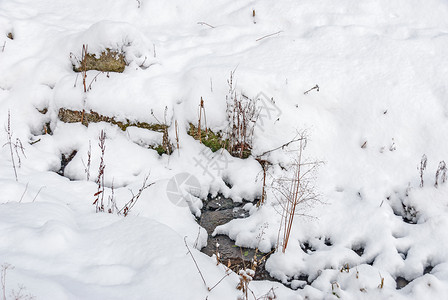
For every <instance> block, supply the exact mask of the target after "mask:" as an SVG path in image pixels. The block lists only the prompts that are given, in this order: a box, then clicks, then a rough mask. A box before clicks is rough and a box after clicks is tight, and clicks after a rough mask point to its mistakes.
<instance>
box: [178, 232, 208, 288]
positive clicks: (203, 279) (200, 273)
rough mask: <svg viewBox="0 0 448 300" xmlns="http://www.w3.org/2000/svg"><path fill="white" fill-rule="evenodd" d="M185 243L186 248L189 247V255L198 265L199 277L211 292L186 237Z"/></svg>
mask: <svg viewBox="0 0 448 300" xmlns="http://www.w3.org/2000/svg"><path fill="white" fill-rule="evenodd" d="M184 243H185V247H187V249H188V253H189V254H190V256H191V258H192V259H193V262H194V264H195V265H196V269H198V272H199V275H201V278H202V281H203V282H204V285H205V287H206V288H207V290H208V291H210V289H209V288H208V286H207V282H205V278H204V276H203V275H202V272H201V270H200V269H199V266H198V263H197V262H196V259H195V258H194V256H193V253H191V250H190V247H188V244H187V237H186V236H185V237H184Z"/></svg>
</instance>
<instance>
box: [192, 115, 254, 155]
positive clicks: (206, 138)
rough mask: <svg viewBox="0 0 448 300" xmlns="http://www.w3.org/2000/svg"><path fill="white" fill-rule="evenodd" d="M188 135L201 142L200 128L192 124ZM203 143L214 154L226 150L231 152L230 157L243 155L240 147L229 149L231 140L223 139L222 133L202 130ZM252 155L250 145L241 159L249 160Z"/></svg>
mask: <svg viewBox="0 0 448 300" xmlns="http://www.w3.org/2000/svg"><path fill="white" fill-rule="evenodd" d="M188 134H189V135H190V136H192V137H193V138H194V139H196V140H199V136H198V128H197V127H196V126H194V125H193V124H191V123H190V130H189V131H188ZM201 142H202V144H204V146H206V147H208V148H210V150H212V151H213V152H216V151H218V150H219V149H221V148H224V149H226V150H227V151H229V153H230V155H232V156H235V157H240V155H241V150H240V148H239V147H233V149H229V140H228V139H225V138H224V137H223V135H222V132H221V131H218V132H217V133H215V132H213V131H211V130H210V129H207V132H206V131H205V130H201ZM250 155H251V151H250V148H249V147H248V145H246V147H245V150H244V151H243V154H242V156H241V158H248V157H249V156H250Z"/></svg>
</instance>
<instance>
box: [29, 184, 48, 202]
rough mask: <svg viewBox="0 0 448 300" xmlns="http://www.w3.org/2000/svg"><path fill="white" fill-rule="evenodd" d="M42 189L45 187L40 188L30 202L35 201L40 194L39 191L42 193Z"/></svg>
mask: <svg viewBox="0 0 448 300" xmlns="http://www.w3.org/2000/svg"><path fill="white" fill-rule="evenodd" d="M44 187H45V186H42V187H41V188H40V189H39V190H38V191H37V194H36V196H34V198H33V201H31V202H34V201H35V200H36V198H37V196H39V194H40V191H42V189H43V188H44Z"/></svg>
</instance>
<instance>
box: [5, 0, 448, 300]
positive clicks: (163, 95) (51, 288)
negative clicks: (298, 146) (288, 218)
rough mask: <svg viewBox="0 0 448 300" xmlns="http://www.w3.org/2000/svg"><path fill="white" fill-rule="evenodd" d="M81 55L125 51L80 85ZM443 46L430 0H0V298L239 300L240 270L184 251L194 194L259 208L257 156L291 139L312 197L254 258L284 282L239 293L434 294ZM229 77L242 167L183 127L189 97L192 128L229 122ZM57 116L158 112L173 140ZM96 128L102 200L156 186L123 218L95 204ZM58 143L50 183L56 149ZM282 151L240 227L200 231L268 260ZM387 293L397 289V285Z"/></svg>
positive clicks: (445, 17) (443, 204)
mask: <svg viewBox="0 0 448 300" xmlns="http://www.w3.org/2000/svg"><path fill="white" fill-rule="evenodd" d="M8 35H9V37H8ZM11 38H12V39H11ZM83 44H87V45H88V50H89V52H91V53H98V54H99V53H100V52H101V51H104V50H105V49H106V48H110V49H118V50H120V51H123V52H124V55H125V59H126V62H127V63H128V65H127V66H126V69H125V71H124V72H123V73H109V74H106V73H102V74H98V72H97V71H88V72H87V81H88V83H90V82H91V83H92V84H91V87H92V88H91V89H90V90H89V91H87V93H84V91H83V86H82V78H81V75H80V74H79V73H75V72H74V71H73V68H72V62H73V59H74V57H78V58H79V57H81V55H82V53H81V52H82V46H83ZM447 49H448V2H447V1H443V0H428V1H417V0H396V1H390V0H389V1H386V0H364V1H349V0H340V1H329V0H327V1H313V0H303V1H287V0H280V1H268V0H259V1H255V0H253V1H224V0H217V1H213V2H210V1H201V0H192V1H174V0H173V1H163V0H116V1H106V0H96V1H86V0H76V1H74V0H66V1H49V0H33V1H25V0H3V1H0V124H1V125H2V126H3V127H4V128H5V130H1V131H0V140H1V143H0V144H2V145H3V144H5V146H4V147H3V148H2V149H1V150H0V166H1V167H0V187H1V194H0V265H3V267H2V270H3V271H2V278H3V279H4V282H5V286H4V287H1V288H2V292H3V295H5V296H6V299H15V298H19V297H17V294H18V293H20V295H21V296H22V298H21V299H28V298H30V297H35V299H209V300H214V299H237V298H238V297H240V296H241V295H242V292H241V291H240V290H237V289H236V286H237V284H238V282H239V278H238V275H237V274H235V273H231V274H230V275H229V276H227V277H225V276H226V274H227V273H226V268H225V266H223V265H216V259H214V258H210V257H208V256H206V255H205V254H203V253H201V252H200V251H199V250H200V248H201V247H202V246H204V245H205V244H206V242H207V234H206V232H205V230H204V229H201V228H199V227H198V224H197V222H196V220H195V218H197V217H199V216H200V214H201V211H200V209H201V207H202V201H201V199H202V200H204V199H206V197H207V195H208V194H211V195H217V194H218V193H220V194H223V195H225V196H227V197H231V198H232V199H233V200H234V201H237V202H240V201H242V200H245V201H255V200H256V199H257V198H259V197H260V195H261V193H262V192H261V188H262V180H261V175H260V174H262V168H261V166H260V164H259V163H258V162H257V161H256V160H255V156H256V155H260V154H261V153H263V152H265V151H268V150H270V149H273V148H276V147H278V146H280V145H282V144H284V143H286V142H288V141H289V140H291V139H292V138H293V137H294V136H295V134H296V133H297V131H303V130H306V132H307V135H308V137H309V140H308V143H307V145H306V148H305V150H304V155H305V158H306V159H307V160H309V161H323V162H324V164H322V165H320V167H319V169H318V172H317V173H316V174H314V177H315V181H314V186H315V192H316V193H319V194H320V198H319V199H320V201H315V202H314V203H312V204H313V205H311V206H299V209H298V213H299V214H301V215H297V216H296V217H295V218H294V224H293V228H292V232H291V236H290V239H289V244H288V247H287V249H286V252H285V253H282V251H278V252H275V253H273V254H272V255H271V256H270V257H269V259H268V261H267V262H266V269H267V271H268V272H269V273H270V275H271V276H272V277H274V278H276V279H277V280H278V281H281V282H283V283H284V284H282V283H280V282H274V281H254V282H251V283H250V285H249V287H250V288H251V290H252V291H253V294H252V293H249V299H253V298H255V297H257V298H260V297H261V298H260V299H264V298H262V297H263V295H265V294H266V295H267V293H268V292H269V291H270V290H271V288H272V289H273V291H274V293H275V295H276V298H277V299H337V298H341V299H444V297H446V295H447V294H448V230H447V229H448V185H447V184H444V183H442V182H440V183H439V185H438V187H435V186H434V184H435V178H436V175H435V174H436V170H437V168H438V165H439V162H440V161H443V160H446V159H448V142H446V140H445V135H446V133H447V132H448V101H447V99H448V56H447ZM233 71H234V76H233V80H234V85H235V86H236V90H237V92H238V93H239V94H244V95H246V96H248V97H250V98H259V99H260V101H259V103H258V104H259V105H260V106H259V108H260V110H261V114H260V117H259V120H258V122H257V126H256V128H255V132H254V145H253V151H252V154H253V155H252V156H251V157H249V158H247V159H239V158H235V157H232V156H230V155H229V153H227V152H226V151H219V152H216V153H215V154H212V153H211V151H210V150H209V149H208V148H206V147H205V146H204V145H202V144H200V143H199V142H198V141H197V140H194V139H193V138H192V137H191V136H189V135H187V131H188V128H189V123H193V124H197V120H198V105H199V103H200V99H201V97H202V98H203V99H204V103H205V110H206V117H207V127H209V128H211V129H212V130H214V131H217V130H225V128H226V124H227V123H226V116H227V113H226V96H227V95H228V90H229V86H228V82H227V80H228V79H229V77H230V73H231V72H233ZM95 76H97V77H96V80H94V81H92V80H93V78H94V77H95ZM316 84H317V85H318V86H319V89H312V90H310V89H311V88H313V87H314V86H315V85H316ZM308 90H310V91H309V92H308V93H306V94H305V92H306V91H308ZM60 108H65V109H71V110H82V109H85V110H86V111H90V110H93V111H95V112H97V113H100V114H102V115H104V116H109V117H114V118H115V119H116V120H119V121H125V120H129V121H131V122H146V123H157V122H158V121H157V122H156V119H157V120H159V121H160V122H161V123H166V124H167V125H169V126H170V127H169V133H170V138H171V142H172V143H173V144H174V145H175V144H176V140H175V135H176V134H175V132H176V128H175V122H177V124H178V135H179V145H180V148H179V149H175V150H174V153H172V154H171V155H165V154H164V155H162V156H159V155H158V153H157V152H156V151H155V150H152V149H149V148H148V146H149V145H152V144H154V143H155V142H156V143H161V141H162V134H161V133H158V132H153V131H148V130H145V129H142V128H136V127H129V128H127V130H126V131H122V130H121V129H120V128H119V127H118V126H117V125H113V124H109V123H105V122H99V123H91V124H89V126H88V127H85V126H83V125H81V124H80V123H79V122H78V123H63V122H61V121H60V120H59V118H58V112H59V109H60ZM44 109H45V110H44ZM40 111H44V112H45V111H46V113H45V114H43V113H41V112H40ZM151 111H152V112H153V114H152V113H151ZM165 111H166V116H164V112H165ZM8 112H9V115H10V124H9V125H10V133H11V135H12V136H11V138H12V139H11V145H12V146H13V145H18V146H20V145H19V144H18V140H20V141H21V143H22V144H23V147H24V154H23V153H22V152H21V150H20V149H19V148H20V147H19V148H17V152H16V150H15V149H14V147H13V149H12V152H11V148H10V144H8V133H7V132H8V130H7V127H8ZM47 123H49V128H48V126H47V125H46V124H47ZM45 127H47V128H48V129H51V134H45V130H44V128H45ZM101 130H104V132H105V133H106V140H105V145H106V151H105V157H104V162H105V166H106V167H105V172H104V176H105V178H104V179H105V181H104V182H105V186H106V188H105V192H104V199H105V202H106V204H107V199H108V198H109V197H110V196H112V189H111V188H112V186H113V187H114V189H113V193H114V197H115V199H116V201H117V207H118V208H121V207H123V206H124V205H125V204H126V203H127V202H128V201H129V200H130V199H131V198H132V195H133V194H134V195H136V194H137V193H138V190H139V188H141V186H142V182H143V180H144V178H145V177H146V176H147V175H148V174H149V179H148V181H149V182H151V183H154V184H152V185H151V186H150V187H148V188H147V189H145V190H144V191H143V192H142V194H141V197H140V198H139V199H138V201H137V202H136V204H135V206H134V207H133V208H132V210H131V211H130V212H129V214H128V216H126V217H124V216H123V215H117V214H108V213H96V212H95V206H94V205H92V203H93V201H94V200H95V197H96V196H94V194H95V193H96V192H97V184H96V183H95V180H96V179H97V175H98V174H97V172H98V167H99V164H100V148H99V147H98V136H99V135H100V132H101ZM47 131H48V130H47ZM89 143H90V145H91V152H92V154H91V167H90V176H89V179H88V180H87V175H86V172H85V166H86V164H87V161H88V155H87V153H88V151H89ZM74 150H76V151H77V152H76V155H75V156H74V157H73V159H72V160H71V161H70V162H69V164H68V165H67V166H66V167H65V170H64V176H61V175H59V174H58V173H57V172H58V171H59V170H60V169H61V157H62V154H64V156H65V157H68V156H70V154H72V153H73V151H74ZM287 150H288V149H280V150H278V151H275V152H274V153H272V155H270V156H269V157H268V158H269V160H270V162H271V163H273V166H272V167H271V168H270V169H269V170H268V190H267V196H268V197H267V200H266V203H265V204H264V205H262V206H261V207H260V208H257V207H255V206H254V205H251V204H246V206H245V208H246V209H247V210H248V211H249V213H250V216H249V217H248V218H245V219H237V220H233V221H231V222H230V223H228V224H225V225H223V226H220V227H218V228H217V229H216V233H221V234H227V235H229V237H231V238H232V239H233V240H235V241H236V244H237V245H238V246H244V247H259V249H260V250H261V251H264V252H269V251H270V250H271V249H273V248H275V246H276V244H277V241H278V240H277V236H278V230H279V225H280V223H281V215H280V214H279V213H278V210H279V207H280V206H279V203H278V199H277V198H276V197H275V189H274V188H272V182H273V181H275V180H276V179H279V178H281V177H282V176H283V175H284V174H288V172H289V173H291V172H292V170H289V169H288V168H286V169H282V168H280V167H279V166H280V165H282V164H283V165H284V163H285V162H286V161H287V160H288V159H289V158H290V157H291V155H292V154H291V152H288V151H287ZM423 154H425V155H426V157H427V166H426V169H425V170H424V171H423V180H424V185H423V187H421V178H420V175H419V174H420V170H419V167H420V162H421V158H422V155H423ZM18 156H20V165H19V161H18ZM13 160H14V164H15V166H16V169H17V176H16V175H15V173H14V168H13ZM440 177H441V176H439V181H441V178H440ZM179 178H180V179H185V182H184V183H186V184H187V185H193V186H196V187H197V189H196V191H195V193H193V194H194V195H189V196H188V199H189V205H187V204H186V203H185V202H182V201H180V202H176V199H178V200H183V199H184V198H183V196H185V193H186V192H187V191H186V190H178V187H179V186H178V184H179V182H176V181H174V180H175V179H177V180H179ZM16 179H17V180H16ZM189 180H190V181H189ZM173 195H174V196H173ZM179 195H181V196H180V197H179ZM182 195H183V196H182ZM173 197H174V198H173ZM176 197H178V198H176ZM173 199H174V200H173ZM254 204H255V202H254ZM261 232H263V234H261ZM260 235H261V238H260ZM185 237H186V243H187V245H188V247H189V248H190V249H191V254H192V255H193V257H194V258H195V260H196V263H197V264H198V266H199V269H200V270H201V273H202V275H203V277H204V279H205V281H206V285H207V286H208V287H212V286H213V285H214V284H215V283H217V282H218V281H219V280H220V279H221V278H223V276H224V277H225V279H224V280H223V281H222V282H221V283H220V284H218V285H217V286H216V288H214V289H212V290H211V291H208V290H207V287H206V285H205V284H204V282H203V280H202V278H201V275H200V274H199V272H198V270H197V267H196V265H195V261H194V260H193V259H192V257H191V255H190V253H189V252H188V250H187V247H186V245H185V243H184V238H185ZM281 242H282V241H281V240H280V243H281ZM7 264H9V265H10V266H11V267H9V268H8V269H6V266H7ZM5 271H6V276H5ZM305 280H307V281H308V283H307V282H306V281H305ZM2 281H3V280H2ZM397 282H399V284H398V285H400V286H401V285H402V283H403V282H409V284H407V285H406V286H404V287H403V288H400V289H398V288H397ZM21 286H22V287H24V288H26V290H25V289H22V290H20V287H21ZM14 294H15V295H16V297H14ZM266 299H268V298H266Z"/></svg>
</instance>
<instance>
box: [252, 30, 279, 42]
mask: <svg viewBox="0 0 448 300" xmlns="http://www.w3.org/2000/svg"><path fill="white" fill-rule="evenodd" d="M281 32H283V30H280V31H277V32H274V33H271V34H268V35H265V36H262V37H261V38H259V39H256V40H255V41H256V42H258V41H260V40H262V39H265V38H267V37H270V36H273V35H276V34H279V33H281Z"/></svg>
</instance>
